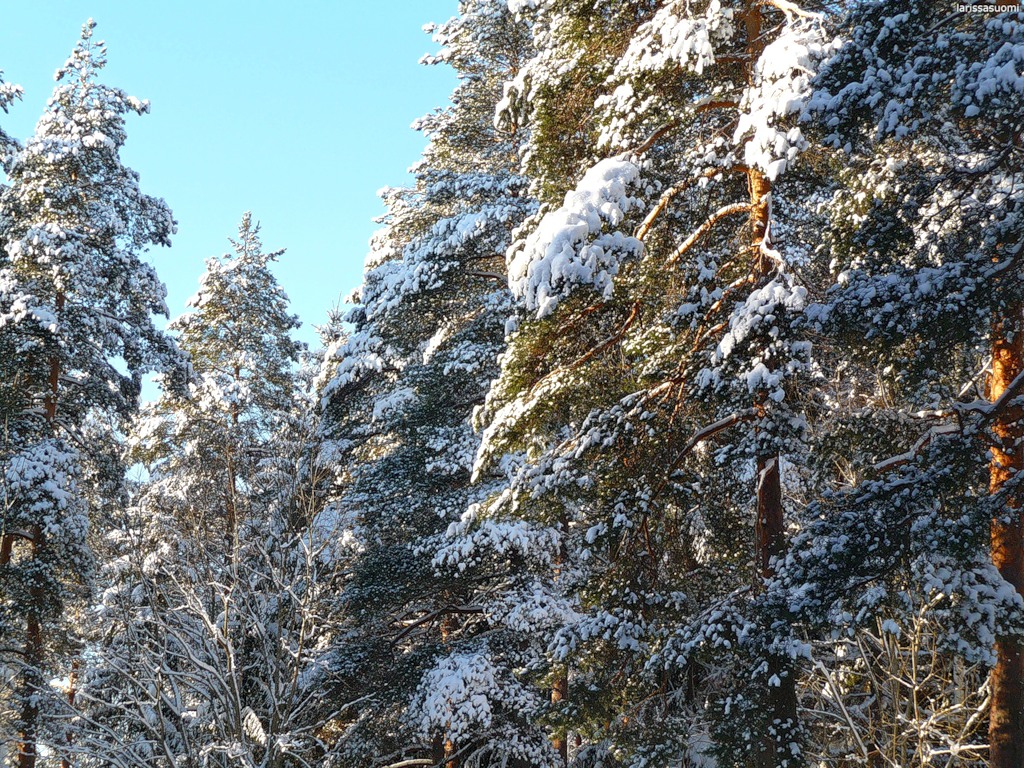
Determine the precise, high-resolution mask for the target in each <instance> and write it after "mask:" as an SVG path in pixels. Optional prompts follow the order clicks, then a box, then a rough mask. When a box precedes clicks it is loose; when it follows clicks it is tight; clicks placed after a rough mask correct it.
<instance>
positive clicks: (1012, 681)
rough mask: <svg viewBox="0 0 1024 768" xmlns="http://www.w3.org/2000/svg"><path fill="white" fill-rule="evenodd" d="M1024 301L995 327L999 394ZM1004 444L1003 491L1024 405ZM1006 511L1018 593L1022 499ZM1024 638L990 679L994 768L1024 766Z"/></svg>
mask: <svg viewBox="0 0 1024 768" xmlns="http://www.w3.org/2000/svg"><path fill="white" fill-rule="evenodd" d="M1022 309H1024V308H1021V307H1017V308H1016V309H1015V311H1014V312H1013V313H1012V316H1013V318H1014V321H1015V323H1014V326H1013V327H1012V328H1006V327H1004V326H1002V325H1001V324H1000V325H999V326H997V327H996V329H995V334H994V336H995V339H996V340H995V342H994V343H993V345H992V376H991V378H990V379H989V397H990V398H991V399H992V400H996V399H998V398H999V396H1000V395H1002V394H1003V392H1005V391H1006V388H1007V387H1008V386H1009V385H1010V383H1011V382H1012V381H1013V380H1014V379H1015V378H1016V377H1017V376H1018V375H1019V374H1020V373H1021V371H1024V337H1022V333H1021V330H1020V329H1019V328H1017V327H1016V326H1017V324H1018V323H1019V321H1020V319H1021V314H1022ZM993 431H994V432H995V435H996V437H997V438H998V439H999V445H998V446H997V447H996V448H994V449H993V451H992V462H991V465H990V467H989V477H990V490H991V492H992V493H996V492H997V491H999V490H1000V489H1001V488H1002V487H1003V485H1004V484H1005V483H1006V482H1007V481H1008V480H1010V479H1011V478H1012V477H1013V476H1014V474H1015V473H1016V472H1017V471H1019V470H1021V469H1022V468H1024V452H1022V446H1021V438H1022V436H1024V409H1021V408H1019V407H1018V408H1010V409H1007V411H1006V413H1005V414H1003V415H1002V416H1000V417H999V418H998V419H997V420H996V422H995V425H994V427H993ZM1004 512H1005V517H1004V518H996V519H994V520H993V521H992V562H993V564H994V565H995V566H996V568H998V569H999V573H1001V574H1002V576H1003V578H1004V579H1006V580H1007V581H1008V582H1009V583H1010V584H1012V585H1013V587H1014V589H1016V590H1017V593H1018V594H1022V595H1024V538H1022V526H1024V519H1022V509H1021V505H1020V502H1019V500H1018V499H1016V498H1013V499H1011V500H1009V501H1008V502H1007V505H1006V507H1005V509H1004ZM1022 651H1024V649H1022V647H1021V643H1020V642H1019V641H1017V640H1012V639H1009V638H1003V639H1000V640H998V641H997V642H996V666H995V668H994V669H993V670H992V675H991V678H990V681H989V682H990V685H991V688H992V705H991V709H990V710H989V765H990V766H992V768H1021V766H1024V657H1022Z"/></svg>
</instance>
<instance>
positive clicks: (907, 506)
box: [0, 0, 1024, 768]
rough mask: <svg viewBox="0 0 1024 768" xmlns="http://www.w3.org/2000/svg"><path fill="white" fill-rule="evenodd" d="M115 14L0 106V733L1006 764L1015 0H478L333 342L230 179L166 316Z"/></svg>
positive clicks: (638, 759) (1016, 164) (374, 760)
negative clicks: (308, 341)
mask: <svg viewBox="0 0 1024 768" xmlns="http://www.w3.org/2000/svg"><path fill="white" fill-rule="evenodd" d="M94 26H95V25H94V23H93V22H91V21H90V22H89V23H87V24H86V25H85V26H84V27H83V30H82V36H81V39H80V40H79V42H78V44H77V45H76V46H75V48H74V50H73V52H72V54H71V56H70V58H69V59H68V60H67V62H66V63H65V64H64V65H63V66H62V68H61V69H60V70H58V73H57V82H56V87H55V90H54V92H53V96H52V98H51V99H50V101H49V103H48V105H47V107H46V110H45V112H44V113H43V115H42V116H41V117H40V119H39V122H38V124H37V127H36V131H35V134H34V135H33V136H32V137H30V138H29V139H27V140H26V141H24V142H20V141H18V140H16V139H14V138H12V137H10V136H9V135H8V134H7V133H4V132H3V131H2V130H0V161H2V164H3V169H4V171H5V177H6V181H5V183H3V184H2V185H0V246H2V247H0V427H2V429H0V504H2V506H0V761H2V764H3V765H5V766H12V767H13V766H17V768H37V767H38V768H45V767H50V766H53V767H54V768H55V767H56V766H58V765H59V766H61V768H71V767H72V766H76V767H78V768H94V767H95V768H99V767H100V766H104V767H106V766H110V767H114V768H229V767H230V768H236V767H238V768H300V767H301V768H305V767H309V766H328V767H329V766H337V767H339V768H348V767H349V766H370V767H371V768H407V767H411V766H423V767H424V768H427V767H428V766H433V767H435V768H478V767H479V768H497V767H498V766H501V767H502V768H569V767H570V766H571V767H572V768H656V767H661V766H664V767H666V768H668V767H670V766H671V767H672V768H731V767H736V768H800V767H802V766H806V767H807V768H851V767H852V766H869V767H870V768H902V767H903V766H911V765H916V766H936V767H938V766H943V767H948V768H980V767H981V766H991V767H992V768H1021V766H1024V499H1022V493H1024V492H1022V491H1021V489H1019V488H1017V486H1018V485H1020V484H1021V483H1022V482H1024V474H1022V472H1021V470H1022V469H1024V280H1022V268H1024V262H1022V253H1021V252H1022V249H1024V171H1022V170H1021V168H1022V167H1024V163H1022V159H1024V10H1021V9H1020V8H1017V7H1016V6H1015V7H1002V6H1000V7H998V8H992V7H989V6H986V5H977V6H973V5H955V4H952V3H935V2H896V3H893V2H886V3H883V2H858V3H848V4H842V3H841V4H838V5H836V4H822V3H820V2H808V3H800V4H798V3H796V2H791V0H461V2H460V3H459V7H458V14H457V15H456V16H455V17H453V18H451V19H450V20H448V21H446V22H444V23H441V24H436V25H429V26H428V32H429V33H430V34H431V35H432V37H433V40H434V42H435V44H436V46H437V48H436V52H435V53H434V54H432V55H431V56H428V57H427V58H426V59H425V60H424V63H425V64H427V65H429V66H445V67H450V68H451V69H452V70H454V72H455V73H456V74H457V75H458V86H457V87H456V89H455V91H454V93H453V94H452V96H451V100H450V103H449V104H447V105H444V106H439V107H438V108H437V109H436V110H435V111H433V112H431V113H430V114H428V115H425V116H424V117H422V118H421V119H420V120H418V121H417V123H416V125H415V127H416V129H417V130H419V131H421V132H423V134H424V135H425V136H426V137H427V139H428V144H427V147H426V149H425V151H424V152H423V155H422V157H421V158H420V159H419V161H418V162H417V163H416V165H415V166H414V167H413V180H412V182H411V183H410V184H409V185H407V186H404V187H389V188H385V189H384V190H383V191H382V193H381V194H382V198H383V200H384V203H385V205H386V209H387V213H386V215H385V216H384V217H383V218H382V219H381V221H380V224H381V228H380V230H379V231H378V232H377V234H376V235H375V236H374V238H373V240H372V242H371V244H370V251H369V253H368V255H367V256H366V261H365V268H364V272H363V281H362V284H361V286H360V287H359V288H358V289H357V290H356V291H355V292H354V293H353V294H352V295H351V296H350V298H349V301H348V303H347V305H346V306H344V307H342V308H339V309H336V310H334V311H331V312H329V313H328V314H327V318H328V319H327V320H326V322H324V323H323V324H322V325H321V326H319V328H318V330H319V335H320V344H319V346H318V347H317V348H316V349H314V350H308V349H306V347H305V345H303V344H301V343H300V342H298V341H297V340H296V339H295V336H294V333H295V330H296V328H297V327H298V319H297V317H296V316H295V315H293V314H292V309H291V307H290V306H289V302H288V297H287V296H286V295H285V292H284V291H283V290H282V288H281V287H280V285H279V284H278V282H277V279H276V277H275V270H279V269H287V268H288V267H287V262H288V254H287V253H286V251H284V250H280V249H278V250H268V249H267V248H266V247H265V246H264V245H263V242H262V238H261V232H260V224H259V222H258V220H257V219H256V217H255V216H254V215H253V214H252V213H249V212H247V213H245V214H243V215H242V217H241V221H240V224H239V227H238V232H237V236H236V237H235V238H232V239H231V240H230V244H231V251H230V252H229V253H227V254H225V255H223V256H220V257H212V258H210V259H208V260H207V262H206V267H205V271H204V273H203V274H202V276H201V277H200V279H199V290H198V292H197V293H196V295H195V296H194V297H193V298H192V299H191V300H190V302H189V305H188V307H187V310H186V312H185V314H183V315H182V316H181V317H179V318H178V319H176V320H175V321H173V322H171V323H170V324H169V325H167V327H166V328H163V327H162V324H161V323H160V322H159V321H158V318H159V317H161V316H166V315H167V314H168V307H167V306H166V305H165V300H164V299H165V295H166V292H165V290H164V287H163V285H162V283H161V281H160V278H159V276H158V275H157V272H156V270H155V269H154V268H153V266H152V265H151V264H150V262H149V260H148V256H147V254H148V253H149V249H151V248H153V247H156V246H165V245H168V244H169V242H170V238H171V236H172V235H173V234H174V231H175V227H176V223H175V221H174V218H173V214H172V212H171V210H170V208H169V207H168V205H167V204H166V203H165V202H164V201H163V200H162V199H160V198H158V197H154V196H151V195H150V194H148V192H149V191H148V190H147V192H143V191H142V188H141V187H140V176H139V173H137V172H136V171H135V170H133V169H131V168H129V167H127V166H126V165H124V164H123V162H122V159H121V149H122V148H123V146H124V143H125V140H126V117H127V116H128V115H129V114H132V113H134V114H139V115H142V114H145V113H146V112H148V109H149V105H148V103H147V102H145V101H141V100H139V99H137V98H135V97H132V96H130V95H128V94H127V93H125V92H124V91H121V90H119V89H118V88H116V87H113V86H110V85H107V84H105V82H104V72H103V68H104V66H105V64H106V61H107V53H106V47H105V45H104V44H103V43H102V42H99V41H97V40H96V39H95V37H94ZM2 63H3V62H2V61H0V64H2ZM19 96H20V88H19V87H18V86H17V85H13V84H10V83H5V82H4V81H3V80H2V78H0V107H3V108H4V110H5V111H6V109H7V107H8V105H9V104H10V103H11V102H13V101H14V100H16V99H17V98H19ZM0 119H2V115H0ZM147 119H156V118H147ZM0 128H2V123H0ZM239 203H240V206H244V205H245V201H239ZM341 236H344V233H342V234H341ZM325 267H326V265H325ZM324 274H325V275H329V274H330V270H329V269H328V268H325V270H324ZM146 376H155V377H156V380H157V382H158V383H159V388H160V392H159V395H158V396H157V397H156V398H155V399H153V400H152V401H150V402H141V400H142V398H141V397H140V395H141V391H142V382H143V378H144V377H146Z"/></svg>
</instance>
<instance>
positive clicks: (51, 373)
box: [0, 21, 176, 768]
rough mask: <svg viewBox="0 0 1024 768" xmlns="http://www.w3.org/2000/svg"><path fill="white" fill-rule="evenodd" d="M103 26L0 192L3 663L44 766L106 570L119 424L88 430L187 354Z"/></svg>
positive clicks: (167, 219) (23, 728)
mask: <svg viewBox="0 0 1024 768" xmlns="http://www.w3.org/2000/svg"><path fill="white" fill-rule="evenodd" d="M93 27H94V24H93V22H92V21H89V22H88V23H87V24H86V25H85V26H84V27H83V29H82V37H81V40H80V41H79V43H78V45H76V47H75V49H74V51H73V52H72V54H71V57H70V58H69V59H68V60H67V62H66V63H65V64H64V66H63V67H61V68H60V69H59V70H58V71H57V86H56V89H55V90H54V93H53V96H52V98H51V99H50V102H49V104H48V106H47V109H46V111H45V113H44V114H43V116H42V118H41V119H40V120H39V123H38V124H37V126H36V131H35V135H34V136H33V137H32V138H31V139H30V140H29V141H28V143H27V144H26V145H25V147H24V149H22V150H20V151H18V152H16V153H15V154H14V155H13V157H11V158H10V159H9V161H8V169H7V170H8V178H9V186H8V187H7V188H6V189H5V190H4V191H3V195H2V197H0V209H2V214H0V224H2V227H3V229H2V232H0V239H2V241H3V244H4V249H3V252H2V253H0V337H2V338H3V341H2V342H0V345H2V346H3V347H4V348H5V349H7V350H12V349H13V354H12V355H11V356H5V357H4V361H3V365H4V366H9V367H10V370H7V371H6V372H5V373H4V375H3V379H4V388H5V394H6V397H5V401H7V406H8V407H7V412H6V413H5V422H4V425H3V427H4V429H3V434H2V443H0V483H2V498H3V514H4V521H3V534H2V540H0V571H2V577H0V578H2V587H0V588H2V590H3V612H4V614H5V616H4V625H5V626H4V641H5V642H4V644H3V645H4V648H3V663H4V667H5V669H6V670H11V671H13V672H14V673H15V674H14V678H13V679H14V680H16V681H17V683H16V689H14V690H12V692H11V695H10V696H8V695H6V693H5V696H4V705H3V706H4V712H3V716H2V722H0V727H2V728H3V729H4V743H5V744H8V745H10V750H11V751H10V754H9V755H8V760H9V761H10V762H11V763H12V764H17V765H18V766H19V768H32V766H34V765H35V762H36V758H37V756H38V754H39V746H40V744H41V743H43V742H46V741H49V742H50V744H49V746H50V748H51V749H52V750H54V751H57V752H59V750H60V749H61V748H62V746H63V743H62V742H63V737H62V736H60V735H59V732H58V731H56V730H55V725H54V723H53V722H52V720H51V719H50V718H48V717H47V712H48V710H49V708H50V706H51V698H52V696H54V695H56V694H57V691H56V690H55V689H54V688H52V687H51V686H50V685H49V684H48V681H49V680H50V679H51V678H53V677H55V676H56V677H59V676H61V675H62V674H63V675H67V674H68V664H69V662H70V656H71V653H72V649H69V648H67V647H65V646H66V644H65V643H64V639H65V638H68V637H74V633H69V632H68V628H67V626H65V624H64V622H65V620H66V619H67V617H68V615H69V606H70V605H72V604H74V603H75V602H76V601H81V600H82V598H83V596H84V594H85V590H86V588H87V585H88V581H89V575H90V572H91V570H92V559H91V556H90V552H89V549H88V546H87V544H86V531H87V530H88V524H89V509H88V505H87V503H86V493H87V491H88V488H84V487H82V486H81V483H82V479H83V477H85V478H87V477H88V475H86V474H84V473H83V465H85V464H87V463H88V462H89V461H91V458H92V457H93V456H96V455H98V454H102V453H103V452H104V445H109V442H110V441H111V440H113V439H114V438H113V435H112V433H111V430H110V428H109V427H108V428H107V429H101V430H99V432H98V433H97V431H95V430H93V431H92V432H91V433H90V434H89V435H88V437H87V436H86V423H87V421H88V420H89V419H90V416H91V415H92V414H95V413H103V414H104V422H103V423H106V424H108V425H110V423H111V419H116V418H117V417H123V416H125V415H129V414H130V413H131V412H132V411H133V410H134V409H135V408H136V404H137V402H136V401H137V398H138V394H139V384H140V380H141V376H142V374H143V373H145V372H146V371H147V370H151V369H153V368H158V369H159V368H163V367H166V366H169V365H171V364H173V363H174V362H175V361H176V354H175V352H174V348H173V345H172V344H171V343H170V341H169V340H168V339H167V338H166V337H165V336H164V334H163V333H162V332H160V331H158V330H157V329H156V328H155V327H154V325H153V323H152V320H151V316H152V315H153V314H157V313H160V314H166V308H165V306H164V301H163V298H164V288H163V285H161V283H160V282H159V280H158V279H157V276H156V273H155V271H154V270H153V268H152V267H150V266H149V265H148V264H146V263H144V262H143V261H142V260H141V258H140V253H141V252H142V251H143V250H144V249H145V248H146V247H147V246H149V245H152V244H156V245H166V244H168V243H169V237H170V235H171V233H172V232H173V230H174V220H173V219H172V217H171V212H170V210H169V209H168V208H167V206H166V204H165V203H164V202H163V201H162V200H159V199H156V198H152V197H149V196H147V195H144V194H142V192H141V191H140V190H139V185H138V175H137V174H136V173H135V172H134V171H132V170H130V169H128V168H126V167H125V166H123V165H122V164H121V161H120V158H119V152H120V149H121V147H122V146H123V144H124V141H125V115H126V114H127V113H129V112H136V113H139V114H141V113H144V112H146V111H147V109H148V104H146V103H145V102H142V101H139V100H138V99H135V98H133V97H130V96H128V95H127V94H125V93H124V92H122V91H120V90H117V89H114V88H110V87H108V86H105V85H103V84H101V83H100V82H99V81H98V76H99V72H100V70H102V68H103V66H104V64H105V63H106V51H105V47H104V45H103V44H102V43H100V42H96V41H94V40H93V39H92V34H93ZM5 93H7V94H8V95H9V91H5ZM100 423H101V422H100V421H98V420H97V421H95V422H94V424H96V425H98V424H100ZM94 439H98V440H99V441H100V442H99V444H98V446H97V444H96V443H91V442H90V441H91V440H94ZM5 677H6V675H5ZM8 679H10V678H8ZM12 709H13V710H14V711H13V712H12ZM12 731H16V733H14V732H12Z"/></svg>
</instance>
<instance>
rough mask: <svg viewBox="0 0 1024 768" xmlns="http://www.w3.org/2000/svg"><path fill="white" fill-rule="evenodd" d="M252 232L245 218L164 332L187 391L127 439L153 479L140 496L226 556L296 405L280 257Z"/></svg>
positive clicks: (154, 411) (170, 395)
mask: <svg viewBox="0 0 1024 768" xmlns="http://www.w3.org/2000/svg"><path fill="white" fill-rule="evenodd" d="M259 229H260V227H259V224H258V223H256V222H254V221H253V220H252V215H251V214H250V213H248V212H247V213H245V214H244V215H243V216H242V220H241V223H240V224H239V227H238V239H237V240H231V243H232V246H233V250H234V253H233V254H230V255H227V254H226V255H225V256H223V257H221V258H211V259H209V260H207V263H206V272H205V273H204V274H203V276H202V277H201V278H200V281H199V290H198V292H197V293H196V294H195V295H194V296H193V297H192V298H191V299H190V300H189V307H190V309H191V311H190V312H187V313H186V314H184V315H182V316H181V317H179V318H177V319H176V320H174V321H173V322H172V323H171V325H170V329H171V330H172V331H173V332H174V333H175V334H176V335H177V337H178V340H179V344H180V346H181V349H182V350H183V351H184V352H185V353H187V354H188V356H189V358H190V360H191V363H192V370H193V374H194V375H193V377H192V381H191V382H190V384H189V386H188V391H187V393H181V392H178V391H176V389H175V388H173V387H168V388H167V389H166V390H165V391H164V393H163V395H162V397H161V398H160V400H159V401H158V402H156V403H155V404H153V405H152V406H149V407H147V409H146V411H145V413H144V418H142V419H140V420H139V423H138V425H137V427H136V430H135V437H134V441H133V442H134V444H135V448H134V451H135V453H134V455H133V458H135V459H136V460H139V461H143V462H144V463H145V464H146V465H147V466H149V467H150V470H151V472H152V473H153V477H152V482H151V483H149V485H148V486H147V488H146V491H145V492H144V495H145V496H149V497H151V498H152V500H153V503H154V504H155V505H156V506H157V507H159V508H165V509H166V508H175V512H174V516H175V517H176V518H177V520H178V522H179V524H180V525H183V526H185V527H186V528H187V529H188V535H189V537H190V538H194V539H196V540H202V539H204V538H207V539H208V541H207V543H211V544H212V542H213V541H215V540H216V541H220V542H221V545H219V546H220V548H221V551H223V552H225V553H230V550H231V547H232V546H233V542H234V541H235V539H236V538H237V536H238V530H239V527H240V526H241V525H242V524H243V523H244V522H246V521H247V519H248V518H249V517H250V516H251V514H252V510H251V507H252V505H253V504H256V503H258V501H259V498H260V495H261V494H262V493H265V492H266V489H261V488H260V480H259V470H260V462H261V460H262V459H263V458H265V457H268V456H270V455H272V454H273V452H274V451H273V448H272V437H273V435H274V434H275V432H277V431H278V430H279V429H281V428H282V427H284V426H286V425H287V423H288V420H289V418H290V417H291V415H292V414H293V412H294V411H295V408H296V406H297V399H298V392H297V387H296V381H295V367H296V366H297V364H298V362H299V355H300V354H301V351H302V349H303V345H302V344H301V343H300V342H298V341H296V340H295V339H293V338H292V337H291V332H292V330H294V329H295V328H297V327H298V325H299V321H298V319H297V318H296V317H295V316H294V315H292V314H290V313H289V311H288V297H287V296H286V295H285V293H284V291H283V290H282V289H281V287H280V286H279V285H278V283H277V280H276V278H275V277H274V275H273V272H272V271H271V268H270V267H271V264H272V263H273V262H274V261H276V260H277V259H278V258H279V257H280V256H281V254H283V253H284V251H283V250H279V251H273V252H270V253H264V251H263V246H262V244H261V242H260V238H259ZM146 503H148V502H146Z"/></svg>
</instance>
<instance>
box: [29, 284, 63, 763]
mask: <svg viewBox="0 0 1024 768" xmlns="http://www.w3.org/2000/svg"><path fill="white" fill-rule="evenodd" d="M64 303H65V297H64V294H63V293H61V292H59V291H58V293H57V297H56V310H57V313H58V315H59V314H60V312H61V311H62V310H63V309H64ZM60 374H61V367H60V357H59V356H58V355H56V354H55V355H54V356H53V357H51V358H50V373H49V377H48V381H47V384H48V387H47V390H46V397H45V398H44V403H43V407H44V412H45V415H46V423H47V425H48V426H49V428H50V432H51V433H55V432H56V423H57V400H58V395H59V392H60ZM31 542H32V544H31V558H32V559H33V560H35V559H36V558H38V557H39V554H40V551H41V550H42V548H43V531H42V528H40V527H39V526H38V525H33V526H32V531H31ZM44 598H45V595H44V594H43V588H42V587H41V586H38V585H33V586H31V587H30V588H29V605H28V606H27V608H28V610H27V613H28V616H27V617H26V629H25V664H26V666H27V668H28V671H27V672H26V675H27V685H26V686H25V689H26V690H25V694H26V695H25V701H24V703H23V704H22V709H21V733H20V734H19V736H18V768H35V765H36V752H37V739H38V731H39V707H38V706H37V704H36V703H35V702H36V693H37V688H41V687H42V675H41V669H40V668H41V666H42V662H43V650H44V644H43V628H42V624H41V613H42V608H43V601H44Z"/></svg>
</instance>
